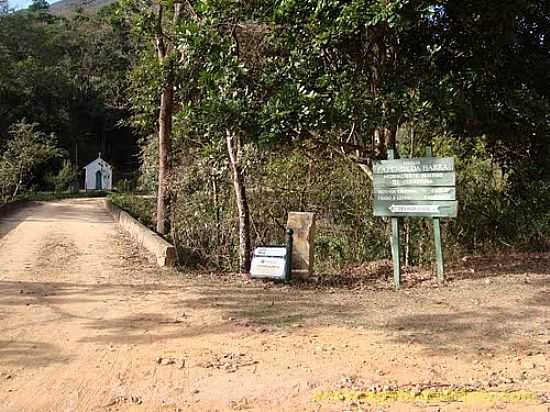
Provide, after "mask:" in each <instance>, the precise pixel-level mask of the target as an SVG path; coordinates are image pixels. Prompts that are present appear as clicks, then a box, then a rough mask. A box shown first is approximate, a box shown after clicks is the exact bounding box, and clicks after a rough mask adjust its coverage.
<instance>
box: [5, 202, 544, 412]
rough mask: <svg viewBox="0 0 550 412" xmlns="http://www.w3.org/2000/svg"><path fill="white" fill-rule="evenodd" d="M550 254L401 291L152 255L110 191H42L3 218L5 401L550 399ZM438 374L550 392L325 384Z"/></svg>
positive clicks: (441, 381) (149, 405)
mask: <svg viewBox="0 0 550 412" xmlns="http://www.w3.org/2000/svg"><path fill="white" fill-rule="evenodd" d="M549 267H550V256H547V255H539V256H536V257H529V256H524V257H518V258H513V257H512V258H508V259H503V260H502V261H497V262H495V263H494V264H491V265H485V266H483V267H481V268H476V269H468V270H472V271H473V272H472V273H474V272H475V274H476V278H477V279H473V280H472V279H458V277H457V279H456V280H455V281H454V282H453V283H451V284H450V285H448V286H446V287H444V288H431V287H430V288H422V287H418V288H416V287H415V288H411V289H405V290H402V291H399V292H394V291H391V290H382V291H376V290H362V291H353V290H339V289H335V290H330V289H323V290H316V289H312V290H304V289H297V288H296V287H293V286H284V285H272V284H270V283H262V282H250V281H245V280H238V279H235V278H232V279H229V280H223V279H219V276H214V277H210V276H206V275H203V276H202V277H199V276H197V275H195V276H193V275H185V274H181V273H180V274H176V273H172V272H167V271H160V270H158V269H157V268H156V267H154V266H152V265H150V264H149V263H148V262H147V260H145V259H144V258H143V257H142V256H141V254H140V252H139V251H138V249H136V247H135V246H133V245H132V244H131V242H129V241H128V239H126V238H125V237H124V236H123V235H121V234H120V233H119V231H118V229H117V227H116V226H115V225H114V224H113V222H112V220H111V218H110V216H109V215H108V214H107V213H106V212H105V211H104V210H103V209H102V207H101V206H100V201H99V200H96V199H80V200H70V201H69V200H68V201H59V202H41V203H35V204H34V205H33V206H31V207H27V208H25V209H22V210H21V211H19V212H18V213H16V214H14V215H11V216H9V217H7V218H3V219H2V223H1V224H0V411H2V412H5V411H176V410H181V411H187V410H194V411H206V410H274V411H278V410H286V411H298V410H307V411H309V410H325V411H340V410H368V411H437V410H440V411H497V410H498V411H502V410H504V411H541V412H543V411H544V412H547V411H548V410H549V405H550V404H546V403H544V400H543V399H544V396H547V395H545V394H548V393H550V383H549V376H550V360H549V349H550V285H549V270H548V268H549ZM468 273H470V272H468ZM438 385H456V386H458V387H464V386H471V387H475V388H480V389H484V390H497V391H511V390H517V389H522V390H529V391H533V392H534V393H536V394H537V396H538V397H540V399H539V400H535V401H528V402H525V401H523V402H517V403H506V402H498V401H497V402H495V401H492V402H483V401H481V402H479V403H474V404H462V403H429V404H428V403H422V402H414V403H399V402H393V403H392V402H387V403H380V404H368V403H357V402H351V401H343V402H342V401H316V400H314V396H315V394H316V393H318V392H319V391H321V392H323V391H334V390H339V389H340V388H341V387H344V388H348V387H359V388H362V389H368V388H369V387H370V388H371V389H373V388H375V389H376V388H384V386H387V387H393V386H397V387H399V388H418V387H424V386H427V387H434V386H438Z"/></svg>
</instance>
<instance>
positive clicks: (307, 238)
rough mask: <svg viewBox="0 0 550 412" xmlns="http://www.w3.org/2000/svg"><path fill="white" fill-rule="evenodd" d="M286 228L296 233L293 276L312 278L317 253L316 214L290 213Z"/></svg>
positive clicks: (293, 252)
mask: <svg viewBox="0 0 550 412" xmlns="http://www.w3.org/2000/svg"><path fill="white" fill-rule="evenodd" d="M286 226H287V229H292V230H293V231H294V235H293V248H292V276H298V277H300V276H311V275H312V274H313V255H314V252H315V213H310V212H289V213H288V221H287V225H286Z"/></svg>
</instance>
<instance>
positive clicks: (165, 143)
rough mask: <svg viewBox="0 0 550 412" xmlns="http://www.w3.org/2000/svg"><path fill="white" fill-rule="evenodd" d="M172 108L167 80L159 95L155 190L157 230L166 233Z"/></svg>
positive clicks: (172, 101) (170, 90) (171, 93)
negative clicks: (156, 180)
mask: <svg viewBox="0 0 550 412" xmlns="http://www.w3.org/2000/svg"><path fill="white" fill-rule="evenodd" d="M173 110H174V84H173V82H172V81H167V82H166V84H165V86H164V90H163V91H162V94H161V96H160V111H159V120H158V122H159V148H158V151H159V153H158V154H159V170H158V192H157V232H158V233H160V234H162V235H164V234H166V233H168V230H169V229H168V226H169V224H168V216H169V211H168V201H169V187H168V186H169V183H168V181H169V176H170V148H171V145H170V139H171V134H172V113H173Z"/></svg>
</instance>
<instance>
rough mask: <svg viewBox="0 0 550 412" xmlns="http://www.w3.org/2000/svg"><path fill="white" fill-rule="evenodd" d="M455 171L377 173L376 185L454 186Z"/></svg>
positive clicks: (375, 176)
mask: <svg viewBox="0 0 550 412" xmlns="http://www.w3.org/2000/svg"><path fill="white" fill-rule="evenodd" d="M455 181H456V176H455V172H425V173H388V174H375V175H374V187H375V188H380V187H431V186H437V187H440V186H454V185H455Z"/></svg>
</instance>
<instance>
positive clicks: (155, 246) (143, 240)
mask: <svg viewBox="0 0 550 412" xmlns="http://www.w3.org/2000/svg"><path fill="white" fill-rule="evenodd" d="M104 202H105V207H106V208H107V210H109V211H110V212H111V215H112V216H113V219H114V221H115V222H116V223H118V224H119V226H120V227H121V228H122V230H124V231H125V232H126V233H128V234H129V235H130V237H131V238H132V239H133V240H134V241H135V242H137V243H138V244H139V245H140V246H142V247H144V248H145V249H146V250H147V251H149V252H150V253H151V254H152V255H153V256H155V258H156V261H157V264H158V265H159V266H161V267H166V266H175V265H176V248H175V247H174V246H173V245H171V244H170V243H168V242H167V241H166V240H165V239H163V238H162V237H161V236H160V235H159V234H157V233H155V232H153V231H152V230H151V229H149V228H148V227H147V226H145V225H143V224H141V223H140V222H138V221H137V220H136V219H135V218H133V217H132V216H131V215H130V214H129V213H128V212H126V211H124V210H122V209H120V208H119V207H118V206H116V205H113V202H112V200H111V199H105V200H104Z"/></svg>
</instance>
